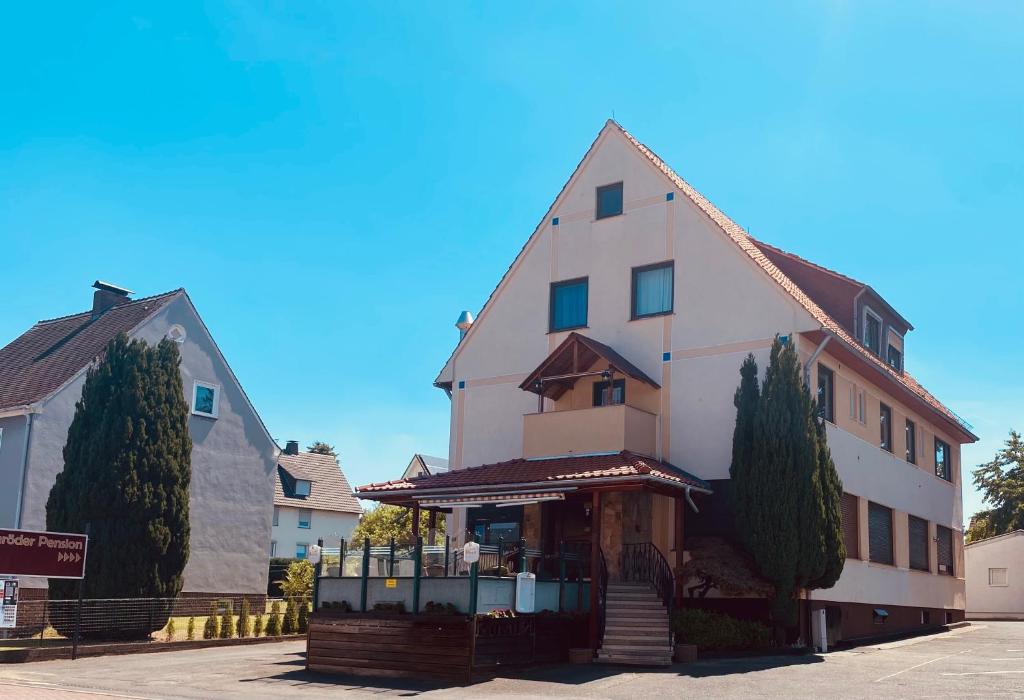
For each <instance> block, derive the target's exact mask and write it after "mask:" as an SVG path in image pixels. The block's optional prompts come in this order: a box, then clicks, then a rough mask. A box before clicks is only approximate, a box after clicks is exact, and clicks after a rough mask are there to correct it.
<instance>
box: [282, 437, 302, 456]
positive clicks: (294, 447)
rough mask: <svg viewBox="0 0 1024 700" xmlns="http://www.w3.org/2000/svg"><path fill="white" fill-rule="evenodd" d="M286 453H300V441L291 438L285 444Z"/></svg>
mask: <svg viewBox="0 0 1024 700" xmlns="http://www.w3.org/2000/svg"><path fill="white" fill-rule="evenodd" d="M284 453H285V454H286V455H297V454H299V441H298V440H289V441H288V442H286V443H285V444H284Z"/></svg>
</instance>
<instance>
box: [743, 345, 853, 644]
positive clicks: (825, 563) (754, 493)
mask: <svg viewBox="0 0 1024 700" xmlns="http://www.w3.org/2000/svg"><path fill="white" fill-rule="evenodd" d="M750 363H751V358H748V359H747V360H746V361H745V362H744V366H743V368H742V369H741V376H742V379H741V384H740V389H739V390H738V391H737V398H739V397H740V396H741V395H745V396H747V397H750V396H752V395H753V392H752V391H751V389H750V388H749V386H748V387H747V388H746V389H744V385H745V384H746V385H749V383H750V379H749V377H748V376H747V374H748V373H749V371H750V370H749V368H748V365H749V364H750ZM755 376H756V372H755ZM740 405H741V402H738V403H737V427H736V431H735V434H734V443H733V462H734V469H733V470H731V476H732V478H733V482H732V484H731V488H732V493H733V503H734V505H735V508H734V517H735V521H736V529H737V531H738V532H739V533H740V539H741V541H742V542H743V543H744V545H745V546H746V548H747V550H748V551H749V552H750V554H751V555H752V556H753V558H754V561H755V562H756V564H757V566H758V569H759V570H760V572H761V574H762V575H763V576H764V577H765V578H766V579H768V580H769V581H771V583H772V584H773V585H774V587H775V595H774V597H773V600H772V606H771V611H772V619H773V620H774V621H775V623H776V625H777V626H778V627H780V628H781V627H786V626H791V625H793V624H795V623H796V619H797V604H796V600H797V595H798V593H799V591H800V589H801V588H822V587H828V586H831V585H832V584H834V583H835V581H836V579H838V577H839V574H840V573H841V572H842V566H843V561H844V558H845V551H844V548H843V543H842V524H841V522H840V509H839V499H840V496H841V494H842V484H841V483H840V481H839V476H838V474H837V473H836V470H835V465H834V464H833V462H832V458H831V453H830V452H829V450H828V444H827V442H826V439H825V428H824V424H823V423H822V421H821V419H820V418H819V417H818V415H817V410H816V408H815V405H814V401H813V400H812V399H811V396H810V393H809V392H808V389H807V387H806V386H804V384H803V381H802V378H801V376H800V361H799V358H798V357H797V353H796V350H795V349H794V348H793V346H792V344H790V343H785V344H784V343H782V342H781V341H780V339H779V338H778V337H776V339H775V342H774V343H773V344H772V350H771V359H770V361H769V364H768V368H767V370H766V371H765V378H764V384H763V386H762V388H761V393H760V396H759V397H758V398H757V405H756V409H755V410H754V411H753V413H754V415H753V418H752V419H751V417H750V415H749V414H741V411H740ZM742 405H743V406H744V407H745V410H746V411H749V410H750V409H749V407H748V406H747V404H746V403H745V402H742ZM750 423H752V427H751V428H750V429H749V431H748V430H747V429H744V430H742V431H741V430H740V428H741V424H743V425H746V424H750ZM737 439H742V441H743V442H741V443H740V445H737V444H736V440H737ZM748 440H749V447H748V446H747V444H748V443H747V441H748ZM743 455H748V458H747V461H746V462H745V466H743V464H744V460H743V459H742V456H743ZM738 457H739V458H740V459H739V468H736V467H737V459H738Z"/></svg>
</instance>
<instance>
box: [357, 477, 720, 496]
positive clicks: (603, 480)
mask: <svg viewBox="0 0 1024 700" xmlns="http://www.w3.org/2000/svg"><path fill="white" fill-rule="evenodd" d="M629 478H630V479H634V480H637V481H654V482H658V483H662V484H666V485H669V486H673V487H675V488H679V489H685V490H686V491H690V490H691V489H692V490H693V491H697V492H698V493H704V494H711V493H712V491H711V490H710V489H705V488H703V487H701V486H693V485H690V484H684V483H681V482H678V481H672V480H671V479H665V478H662V477H656V476H652V475H650V474H637V475H636V476H630V477H629ZM561 481H562V482H563V483H565V488H559V487H556V488H554V489H552V486H553V485H554V484H555V483H558V480H555V481H554V482H552V480H548V481H531V482H527V483H522V484H515V485H514V487H515V489H516V491H518V490H520V489H529V490H531V491H533V492H537V491H538V487H540V488H543V487H547V488H548V489H552V490H557V491H576V490H578V489H579V488H580V487H581V486H603V485H609V484H617V483H622V477H600V478H591V479H564V480H561ZM510 486H512V484H491V485H489V488H491V489H495V490H496V491H495V490H492V491H488V490H487V489H488V485H480V486H455V487H452V488H443V487H437V488H432V489H423V490H418V489H408V488H404V489H390V490H383V489H382V490H379V491H360V490H358V489H357V490H356V495H357V497H358V498H366V499H369V500H374V498H373V497H374V496H403V495H407V496H408V497H409V498H410V499H413V498H419V497H421V496H426V495H429V494H436V493H479V494H488V495H493V494H495V493H509V491H508V488H509V487H510ZM513 493H514V492H513ZM413 494H415V495H413Z"/></svg>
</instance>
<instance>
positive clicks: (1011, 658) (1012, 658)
mask: <svg viewBox="0 0 1024 700" xmlns="http://www.w3.org/2000/svg"><path fill="white" fill-rule="evenodd" d="M992 661H1024V656H1011V657H1010V658H1008V659H992Z"/></svg>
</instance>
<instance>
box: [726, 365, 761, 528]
mask: <svg viewBox="0 0 1024 700" xmlns="http://www.w3.org/2000/svg"><path fill="white" fill-rule="evenodd" d="M760 399H761V389H760V387H759V386H758V383H757V361H756V360H755V359H754V356H753V355H752V354H748V355H747V357H746V359H745V360H743V364H742V365H741V366H740V385H739V387H737V388H736V394H735V395H734V396H733V399H732V402H733V405H734V406H736V427H735V428H734V429H733V433H732V464H730V465H729V479H730V481H731V486H732V488H730V496H731V498H732V509H733V512H734V513H746V512H747V511H748V509H749V507H750V506H749V502H750V499H751V498H752V497H754V496H755V494H753V493H751V491H750V490H749V489H744V488H740V489H736V488H735V485H736V484H737V483H749V480H750V478H751V475H752V474H753V471H754V467H753V464H752V460H753V448H754V420H755V419H756V417H757V407H758V402H759V401H760ZM747 532H748V530H747V529H745V528H741V529H739V530H738V531H737V536H738V537H739V539H740V542H741V543H742V544H743V545H744V546H746V547H748V548H749V547H750V546H751V543H750V542H749V541H748V540H747V537H746V533H747Z"/></svg>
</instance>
